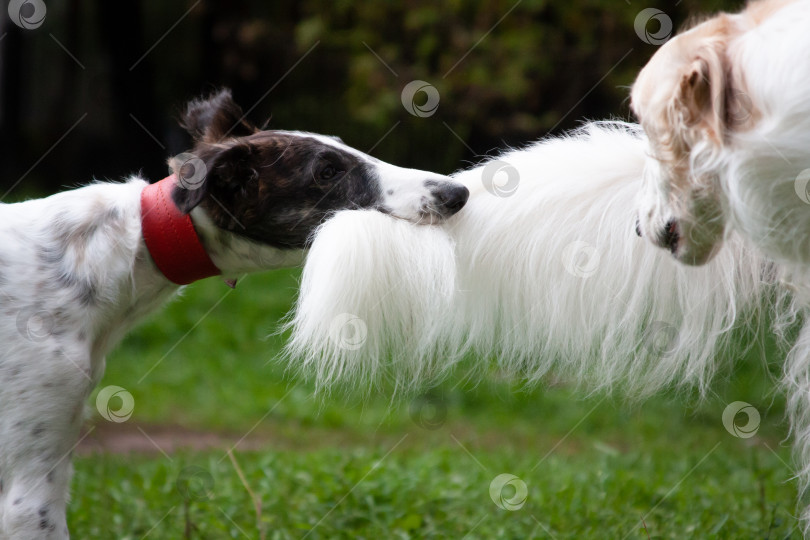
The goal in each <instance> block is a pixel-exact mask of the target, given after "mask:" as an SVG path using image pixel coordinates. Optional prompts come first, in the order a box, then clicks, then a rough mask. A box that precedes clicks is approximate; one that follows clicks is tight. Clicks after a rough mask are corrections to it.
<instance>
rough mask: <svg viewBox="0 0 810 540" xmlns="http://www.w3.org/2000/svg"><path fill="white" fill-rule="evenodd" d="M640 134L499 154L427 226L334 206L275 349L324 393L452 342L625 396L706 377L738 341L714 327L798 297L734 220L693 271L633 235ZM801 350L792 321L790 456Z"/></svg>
mask: <svg viewBox="0 0 810 540" xmlns="http://www.w3.org/2000/svg"><path fill="white" fill-rule="evenodd" d="M645 148H646V143H645V141H644V140H642V138H641V137H640V134H639V133H638V129H637V128H635V127H632V126H609V125H601V126H600V125H590V126H588V127H587V128H586V129H585V130H583V131H582V132H579V133H577V134H574V135H573V136H572V137H566V138H557V139H550V140H546V141H542V142H540V143H537V144H535V145H533V146H530V147H528V148H526V149H523V150H517V151H512V152H508V153H505V154H503V155H502V156H500V157H498V158H496V160H493V161H490V162H489V163H485V164H483V165H481V166H478V167H475V168H473V169H471V170H467V171H463V172H460V173H458V174H457V175H455V176H454V177H455V178H456V179H457V180H460V181H462V183H464V184H465V185H466V186H467V187H468V188H470V191H471V197H470V200H469V202H468V204H467V206H466V207H465V209H464V210H463V211H462V212H460V213H459V214H458V215H456V216H454V217H453V218H452V219H451V220H449V221H448V222H447V223H446V225H445V226H443V227H438V228H430V229H418V228H414V227H411V226H409V225H407V224H405V223H401V222H397V221H395V220H390V219H389V218H387V217H386V216H379V215H376V214H374V213H372V212H343V213H340V214H338V215H337V216H336V217H335V218H334V219H333V220H331V221H329V222H327V223H326V224H324V225H323V226H322V228H321V230H320V231H319V233H318V235H316V237H315V241H314V243H313V246H312V249H311V250H310V253H309V255H308V259H307V264H306V266H305V268H304V275H303V279H302V284H301V296H300V298H299V301H298V304H297V307H296V311H295V312H294V314H293V316H292V318H291V320H290V326H291V327H292V329H293V336H292V340H291V342H290V346H289V353H290V358H291V361H292V362H294V365H295V366H296V369H298V367H299V366H300V370H301V372H302V373H303V374H304V375H309V376H311V375H312V374H317V377H318V382H319V383H320V386H321V387H322V388H325V389H327V390H328V389H329V388H332V387H335V385H337V384H339V383H341V382H349V383H351V385H352V388H357V387H361V388H365V387H366V386H365V385H358V384H357V383H358V380H363V379H364V378H365V379H366V380H367V379H369V378H371V379H373V380H381V379H387V380H392V381H395V383H396V385H397V387H398V388H402V389H405V390H407V389H415V388H418V387H420V386H424V385H425V384H430V383H432V382H435V381H436V379H437V378H438V377H441V376H442V375H443V374H445V373H446V372H448V371H449V370H450V369H452V368H453V367H454V366H455V365H456V364H457V362H458V361H459V360H460V359H461V358H462V356H464V354H465V353H473V354H474V355H475V357H477V358H479V360H478V363H479V364H480V368H481V372H482V373H483V372H486V371H487V370H488V369H489V368H490V367H491V362H494V364H495V365H496V366H497V367H499V368H502V369H504V370H505V371H507V372H509V373H511V374H513V375H517V376H518V377H525V378H527V379H529V380H537V379H540V378H542V377H543V376H544V375H546V374H549V375H551V376H562V377H563V378H568V379H569V380H574V381H577V382H582V383H584V384H585V385H587V386H588V387H590V388H594V387H595V388H605V389H610V388H611V387H613V388H616V387H619V388H621V390H622V391H623V392H627V393H629V394H630V395H634V396H643V395H650V394H653V393H655V392H657V391H660V390H661V389H662V388H665V387H677V386H680V385H683V384H689V385H696V386H697V387H698V388H699V389H701V390H706V389H707V386H708V385H709V384H710V382H711V379H712V375H713V374H715V372H716V371H718V370H722V369H723V368H729V367H730V366H723V365H719V364H718V363H719V362H721V359H723V358H726V359H727V358H729V357H730V356H732V355H723V354H722V351H723V349H724V348H728V347H730V346H732V347H734V348H735V349H734V350H738V348H739V347H744V346H745V345H744V344H740V343H730V342H729V337H730V332H729V331H730V330H731V329H732V328H739V327H750V326H751V325H758V324H768V320H769V319H772V320H775V323H776V325H777V326H778V327H779V328H780V329H781V328H784V326H785V325H789V324H790V323H791V322H793V321H795V320H796V317H797V315H798V308H797V306H796V305H795V304H794V302H793V300H792V297H791V295H790V293H788V292H787V291H786V289H785V288H784V287H781V286H780V285H779V281H780V275H779V274H780V269H779V268H778V267H776V266H775V265H773V264H772V263H770V262H769V261H768V260H767V259H765V258H764V257H762V256H760V255H758V254H757V252H756V251H752V250H750V249H748V248H746V247H745V246H744V244H743V242H742V241H741V240H740V238H739V237H738V236H737V235H735V234H731V235H730V236H729V238H728V240H727V242H726V243H725V245H724V246H723V248H722V249H721V250H719V252H718V253H717V254H716V256H715V257H714V258H713V260H712V261H710V262H709V263H708V264H706V265H704V266H700V267H687V266H684V265H682V264H680V263H678V262H677V261H675V260H674V259H673V258H672V257H671V256H670V255H669V254H668V253H666V252H664V251H662V250H659V249H657V248H655V247H653V246H652V245H650V244H649V243H648V242H645V241H643V240H642V239H639V238H638V237H637V236H636V234H635V232H634V230H633V221H634V220H633V217H634V216H633V214H634V210H635V205H634V201H635V197H636V193H637V191H638V189H639V186H640V183H641V177H642V170H643V167H644V161H645V156H646V151H645ZM493 163H494V164H495V166H494V168H498V169H501V170H502V171H504V172H505V171H506V169H505V168H504V167H505V166H511V167H514V171H516V172H517V173H518V174H519V186H518V188H517V190H516V191H515V192H514V193H513V194H512V195H511V196H508V197H498V196H495V195H493V194H492V193H490V192H489V191H487V190H486V189H484V188H483V187H482V183H487V184H491V182H490V181H489V177H488V174H489V173H488V172H487V170H488V167H490V165H491V164H493ZM325 260H329V261H330V263H331V265H330V266H329V267H328V268H327V267H325V266H324V265H323V264H321V263H322V262H323V261H325ZM346 314H349V315H346ZM358 336H359V338H362V339H359V338H358ZM750 345H753V344H749V346H750ZM809 351H810V335H808V332H804V333H803V334H802V337H801V338H800V339H799V341H798V343H797V344H796V345H794V347H793V350H792V351H791V352H790V355H789V357H788V359H787V368H786V375H787V376H786V380H787V385H788V388H787V390H788V392H789V395H790V397H791V400H792V401H791V404H792V406H793V409H792V421H793V428H794V433H795V435H796V437H797V444H798V449H799V451H800V452H799V460H800V463H801V466H802V467H803V468H804V467H806V464H807V463H808V459H809V458H810V454H808V449H807V442H808V437H810V433H808V426H809V425H810V418H808V417H807V416H806V414H807V413H806V412H805V411H806V409H805V408H804V402H802V400H806V396H807V394H808V390H810V384H808V381H807V378H806V375H797V373H803V370H806V369H807V365H808V360H807V359H808V352H809ZM301 362H303V363H301ZM464 367H465V368H466V367H467V365H466V364H465V365H464ZM464 373H465V372H462V375H464ZM479 375H481V373H479ZM802 472H803V474H804V476H803V478H805V479H806V478H807V471H806V470H804V471H802Z"/></svg>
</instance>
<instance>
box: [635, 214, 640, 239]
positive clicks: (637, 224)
mask: <svg viewBox="0 0 810 540" xmlns="http://www.w3.org/2000/svg"><path fill="white" fill-rule="evenodd" d="M636 236H638V237H639V238H641V221H640V220H639V219H638V218H636Z"/></svg>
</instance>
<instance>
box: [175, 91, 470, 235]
mask: <svg viewBox="0 0 810 540" xmlns="http://www.w3.org/2000/svg"><path fill="white" fill-rule="evenodd" d="M182 124H183V126H184V127H185V128H186V129H187V130H188V132H189V133H190V134H191V135H192V137H193V138H194V147H193V148H192V150H191V151H190V152H188V153H184V154H180V155H179V156H175V157H174V158H172V159H170V160H169V166H170V168H171V170H172V172H174V173H175V174H177V176H178V178H179V182H178V185H177V187H176V188H175V190H174V192H173V194H172V195H173V199H174V201H175V203H176V204H177V206H178V207H179V208H180V210H181V211H182V212H184V213H189V212H191V211H192V210H193V209H194V208H197V207H200V208H202V209H203V210H204V211H205V213H206V214H207V216H208V218H210V220H211V221H212V222H213V223H214V225H216V226H217V227H219V228H220V229H223V230H225V231H228V232H230V233H233V234H236V235H240V236H242V237H246V238H249V239H250V240H253V241H255V242H259V243H261V244H264V245H268V246H272V247H276V248H282V249H286V248H291V249H300V248H303V247H306V245H307V244H308V242H309V241H310V237H311V235H312V233H313V232H314V230H315V229H316V228H317V227H318V225H320V224H321V223H322V222H323V221H324V220H325V219H326V218H327V217H328V216H330V215H331V214H333V213H334V212H336V211H338V210H345V209H360V208H366V209H376V210H379V211H382V212H385V213H388V214H392V215H394V216H396V217H400V218H403V219H406V220H409V221H413V222H427V223H432V222H437V221H441V220H443V219H445V218H447V217H449V216H451V215H453V214H454V213H456V212H457V211H458V210H460V209H461V207H463V206H464V204H465V203H466V201H467V197H468V195H469V192H468V191H467V188H465V187H464V186H462V185H460V184H458V183H456V182H454V181H452V180H451V179H449V178H447V177H445V176H442V175H438V174H434V173H429V172H426V171H417V170H413V169H403V168H400V167H395V166H393V165H389V164H387V163H383V162H381V161H380V160H378V159H375V158H373V157H371V156H369V155H367V154H364V153H363V152H360V151H358V150H355V149H353V148H351V147H349V146H347V145H345V144H344V143H343V142H342V141H341V140H340V139H338V138H336V137H328V136H323V135H317V134H313V133H304V132H296V131H280V130H259V129H257V128H256V127H254V126H253V125H251V124H250V123H248V122H247V121H246V120H245V119H244V114H243V113H242V110H241V109H240V108H239V106H238V105H236V103H234V101H233V99H232V98H231V94H230V91H228V90H222V91H220V92H218V93H216V94H214V95H212V96H211V97H209V98H207V99H202V100H197V101H192V102H191V103H190V104H189V105H188V107H187V109H186V112H185V114H184V116H183V119H182Z"/></svg>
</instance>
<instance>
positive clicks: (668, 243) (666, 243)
mask: <svg viewBox="0 0 810 540" xmlns="http://www.w3.org/2000/svg"><path fill="white" fill-rule="evenodd" d="M680 239H681V235H680V233H679V232H678V222H677V221H675V220H674V219H670V220H669V221H667V224H666V225H664V230H663V231H662V232H661V233H660V234H659V235H658V243H659V244H660V245H661V246H663V247H665V248H667V249H669V251H670V252H672V254H673V255H674V254H675V252H676V251H678V241H679V240H680Z"/></svg>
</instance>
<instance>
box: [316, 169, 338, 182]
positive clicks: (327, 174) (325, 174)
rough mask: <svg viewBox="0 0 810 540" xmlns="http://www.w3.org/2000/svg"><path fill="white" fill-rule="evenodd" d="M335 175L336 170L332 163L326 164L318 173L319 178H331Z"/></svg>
mask: <svg viewBox="0 0 810 540" xmlns="http://www.w3.org/2000/svg"><path fill="white" fill-rule="evenodd" d="M337 175H338V170H337V169H336V168H335V167H334V166H333V165H327V166H326V167H324V168H323V169H321V173H320V174H319V176H320V177H321V180H331V179H332V178H334V177H335V176H337Z"/></svg>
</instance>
